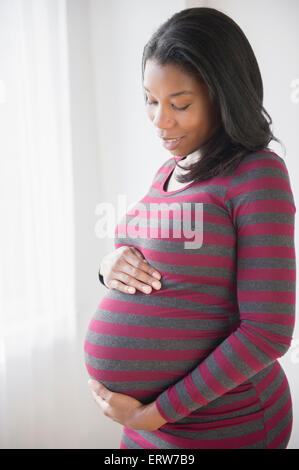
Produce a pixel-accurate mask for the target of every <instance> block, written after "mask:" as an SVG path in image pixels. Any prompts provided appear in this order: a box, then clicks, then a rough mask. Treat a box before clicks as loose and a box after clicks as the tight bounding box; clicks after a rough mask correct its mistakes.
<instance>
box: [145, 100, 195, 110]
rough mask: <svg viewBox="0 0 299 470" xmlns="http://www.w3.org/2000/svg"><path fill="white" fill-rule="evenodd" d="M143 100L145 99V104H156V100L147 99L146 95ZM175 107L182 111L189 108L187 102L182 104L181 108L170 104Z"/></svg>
mask: <svg viewBox="0 0 299 470" xmlns="http://www.w3.org/2000/svg"><path fill="white" fill-rule="evenodd" d="M145 101H146V104H148V105H152V104H156V101H149V99H148V98H147V97H146V98H145ZM172 106H173V107H174V108H175V109H177V110H178V111H184V110H185V109H187V108H189V106H190V104H187V105H186V106H184V107H183V108H178V107H177V106H175V105H174V104H173V105H172Z"/></svg>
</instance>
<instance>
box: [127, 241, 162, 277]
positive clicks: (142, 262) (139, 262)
mask: <svg viewBox="0 0 299 470" xmlns="http://www.w3.org/2000/svg"><path fill="white" fill-rule="evenodd" d="M132 250H133V252H134V254H132V251H128V252H125V253H124V258H125V259H126V260H127V261H128V263H129V264H131V265H132V266H135V268H138V269H140V270H142V271H144V272H145V273H147V274H149V275H150V276H153V277H154V278H156V279H161V274H160V273H159V272H158V271H156V269H154V268H153V267H152V266H151V265H150V264H149V262H148V261H147V260H146V259H145V258H144V257H143V255H142V254H141V253H140V251H138V250H137V249H136V248H135V247H132ZM137 253H138V254H137ZM135 254H136V256H134V255H135ZM137 256H138V258H140V259H137Z"/></svg>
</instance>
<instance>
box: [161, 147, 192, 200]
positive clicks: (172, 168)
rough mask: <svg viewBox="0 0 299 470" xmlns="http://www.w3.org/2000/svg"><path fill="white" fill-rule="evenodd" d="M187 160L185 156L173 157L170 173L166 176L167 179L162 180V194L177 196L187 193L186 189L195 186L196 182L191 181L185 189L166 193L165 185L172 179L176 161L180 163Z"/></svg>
mask: <svg viewBox="0 0 299 470" xmlns="http://www.w3.org/2000/svg"><path fill="white" fill-rule="evenodd" d="M183 158H185V157H184V156H182V157H173V158H172V161H171V165H170V167H169V171H167V172H166V174H165V178H163V180H162V183H161V186H160V192H161V193H162V194H165V195H172V194H176V193H179V192H181V191H185V189H187V188H189V187H190V186H192V185H193V184H194V181H191V183H189V184H187V185H186V186H184V187H183V188H179V189H174V190H173V191H166V190H165V189H164V188H165V185H166V183H167V181H169V178H170V177H171V175H172V173H173V171H174V169H175V159H177V160H178V161H179V162H180V161H181V160H182V159H183Z"/></svg>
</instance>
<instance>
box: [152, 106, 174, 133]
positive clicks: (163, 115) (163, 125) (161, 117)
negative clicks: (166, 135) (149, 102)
mask: <svg viewBox="0 0 299 470" xmlns="http://www.w3.org/2000/svg"><path fill="white" fill-rule="evenodd" d="M153 124H154V125H155V126H156V127H158V128H159V129H168V128H171V127H173V125H174V124H175V120H174V118H173V116H172V115H171V114H170V113H169V112H166V111H165V110H162V109H161V108H160V110H157V111H156V112H155V114H154V116H153Z"/></svg>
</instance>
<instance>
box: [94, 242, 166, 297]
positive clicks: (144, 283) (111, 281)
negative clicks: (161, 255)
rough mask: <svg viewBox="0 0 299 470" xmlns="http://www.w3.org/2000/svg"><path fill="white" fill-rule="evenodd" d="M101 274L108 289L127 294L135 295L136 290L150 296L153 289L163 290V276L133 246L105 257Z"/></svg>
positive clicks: (120, 248) (118, 249)
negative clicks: (161, 280) (160, 280)
mask: <svg viewBox="0 0 299 470" xmlns="http://www.w3.org/2000/svg"><path fill="white" fill-rule="evenodd" d="M100 274H102V276H103V279H104V283H105V285H106V287H108V288H109V289H117V290H119V291H121V292H125V293H126V294H135V292H136V290H139V291H141V292H143V293H144V294H150V293H151V291H152V287H153V288H155V289H157V290H159V289H160V288H161V282H159V280H158V279H161V274H160V273H159V272H158V271H156V270H155V269H154V268H153V267H152V266H150V264H149V263H148V262H147V260H146V259H145V258H144V257H143V255H142V254H141V253H140V251H139V250H137V248H135V247H133V246H121V247H119V248H117V249H116V250H114V251H112V252H111V253H108V254H107V255H106V256H104V258H103V260H102V262H101V268H100Z"/></svg>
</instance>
